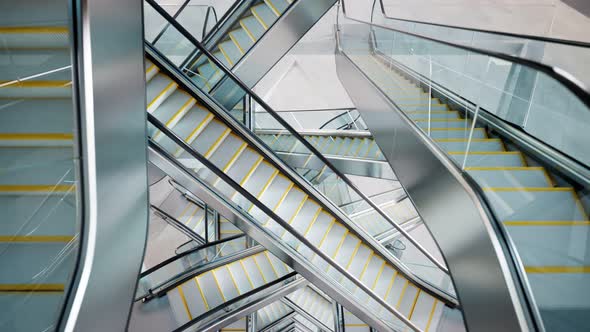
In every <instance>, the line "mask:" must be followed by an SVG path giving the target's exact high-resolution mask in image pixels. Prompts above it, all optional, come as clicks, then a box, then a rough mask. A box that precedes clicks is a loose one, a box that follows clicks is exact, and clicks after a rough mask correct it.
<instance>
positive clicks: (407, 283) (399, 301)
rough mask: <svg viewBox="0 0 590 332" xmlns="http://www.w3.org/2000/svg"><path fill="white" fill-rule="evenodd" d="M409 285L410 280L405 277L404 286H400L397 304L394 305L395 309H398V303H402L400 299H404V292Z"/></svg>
mask: <svg viewBox="0 0 590 332" xmlns="http://www.w3.org/2000/svg"><path fill="white" fill-rule="evenodd" d="M409 285H410V281H409V280H408V279H406V283H405V284H404V287H403V288H402V292H401V294H400V295H399V300H398V301H397V304H396V305H395V308H396V309H399V307H400V305H401V304H402V300H403V299H404V295H405V294H406V290H407V289H408V286H409Z"/></svg>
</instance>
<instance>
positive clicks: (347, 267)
mask: <svg viewBox="0 0 590 332" xmlns="http://www.w3.org/2000/svg"><path fill="white" fill-rule="evenodd" d="M361 243H362V241H361V240H360V239H359V242H358V243H357V244H356V246H355V247H354V250H353V251H352V254H351V255H350V260H349V261H348V263H347V264H346V269H347V270H348V269H349V268H350V264H352V261H353V260H354V256H356V254H357V252H358V251H359V249H360V247H361Z"/></svg>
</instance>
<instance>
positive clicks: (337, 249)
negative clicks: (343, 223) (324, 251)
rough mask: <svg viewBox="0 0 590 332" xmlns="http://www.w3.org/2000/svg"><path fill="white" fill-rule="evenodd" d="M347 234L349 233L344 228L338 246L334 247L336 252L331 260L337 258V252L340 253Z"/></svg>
mask: <svg viewBox="0 0 590 332" xmlns="http://www.w3.org/2000/svg"><path fill="white" fill-rule="evenodd" d="M348 233H350V232H349V231H348V229H347V228H345V229H344V235H342V238H341V239H340V241H339V242H338V245H337V246H336V251H334V255H332V258H333V259H335V258H336V256H338V252H340V249H341V248H342V245H343V244H344V240H346V237H347V236H348Z"/></svg>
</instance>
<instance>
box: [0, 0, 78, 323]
mask: <svg viewBox="0 0 590 332" xmlns="http://www.w3.org/2000/svg"><path fill="white" fill-rule="evenodd" d="M29 9H30V8H29V6H28V5H27V4H23V3H13V2H11V3H7V2H3V3H1V4H0V16H1V21H2V23H1V27H0V211H2V217H1V219H2V221H1V222H0V224H1V225H0V271H1V272H0V308H2V310H1V311H0V330H2V331H47V330H53V329H55V325H56V324H57V321H58V319H59V316H60V312H61V310H62V306H63V304H64V301H65V296H66V293H65V292H66V290H67V289H68V288H69V283H70V280H71V277H72V274H73V271H74V268H75V266H76V260H77V255H78V254H79V252H78V250H79V235H78V233H79V230H80V224H79V223H80V219H79V218H78V210H79V206H80V205H79V204H81V203H80V202H79V200H78V197H79V196H78V195H77V193H78V190H79V188H80V186H79V179H78V178H77V176H76V174H77V173H78V172H79V166H80V165H79V163H78V159H77V152H76V150H75V148H74V145H75V144H74V135H75V134H76V131H77V128H76V127H74V122H75V121H74V118H75V116H74V106H73V101H72V93H73V92H72V67H71V66H72V59H71V56H70V54H71V52H72V50H71V48H70V47H71V46H70V35H71V33H70V31H69V30H68V27H69V26H70V23H71V22H70V12H69V9H68V2H67V1H53V2H52V4H51V10H50V11H46V10H33V11H31V10H29Z"/></svg>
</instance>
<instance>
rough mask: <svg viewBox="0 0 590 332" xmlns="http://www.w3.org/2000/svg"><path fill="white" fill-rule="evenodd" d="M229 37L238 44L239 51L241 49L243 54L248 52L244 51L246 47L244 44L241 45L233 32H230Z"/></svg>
mask: <svg viewBox="0 0 590 332" xmlns="http://www.w3.org/2000/svg"><path fill="white" fill-rule="evenodd" d="M229 39H231V41H232V42H233V43H234V44H235V45H236V47H237V48H238V51H240V53H241V54H242V55H244V54H245V53H246V52H244V49H243V48H242V46H240V43H239V42H238V40H237V39H236V37H234V36H233V34H232V33H231V32H230V33H229Z"/></svg>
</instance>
